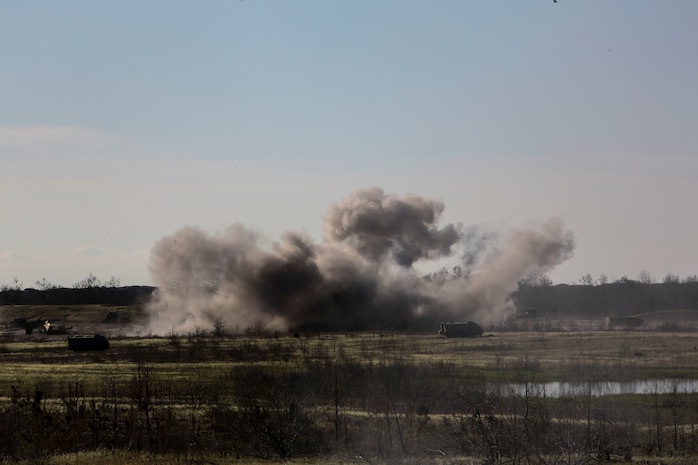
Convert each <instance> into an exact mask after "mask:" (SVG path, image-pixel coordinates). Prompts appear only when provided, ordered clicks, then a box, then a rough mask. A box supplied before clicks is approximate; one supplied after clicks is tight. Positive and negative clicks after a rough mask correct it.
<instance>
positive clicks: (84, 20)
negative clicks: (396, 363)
mask: <svg viewBox="0 0 698 465" xmlns="http://www.w3.org/2000/svg"><path fill="white" fill-rule="evenodd" d="M697 20H698V2H695V1H694V0H670V1H662V2H659V1H647V0H613V1H609V0H584V1H580V0H558V1H557V2H553V1H552V0H549V1H548V0H526V1H520V0H503V1H497V2H493V1H489V0H481V1H479V0H472V1H462V0H459V1H449V0H441V1H438V2H425V1H412V0H380V1H364V2H349V1H338V0H329V1H328V0H318V1H311V0H308V1H305V0H302V1H294V2H291V1H280V0H278V1H262V0H241V1H239V0H235V1H233V0H226V1H222V0H208V1H205V2H191V1H183V0H167V1H164V0H163V1H157V0H150V1H145V2H144V1H141V0H139V1H135V0H123V1H119V2H94V1H88V0H81V1H78V0H64V1H61V2H54V1H48V0H44V1H39V0H24V1H21V2H14V1H10V0H0V44H2V46H1V47H0V87H1V88H2V91H1V92H0V202H2V207H0V212H1V216H0V218H1V219H0V283H4V284H12V282H13V280H14V279H15V278H17V279H18V281H19V282H20V283H22V286H23V287H36V285H35V283H36V281H39V280H41V279H46V280H48V281H49V282H51V283H53V284H56V285H61V286H65V287H71V286H72V285H73V284H74V283H76V282H78V281H80V280H81V279H83V278H85V277H86V276H87V275H88V274H93V275H95V276H97V277H98V278H100V279H102V280H104V281H106V280H108V279H109V278H110V277H116V278H118V280H119V282H120V283H121V285H150V284H152V279H151V275H150V271H149V263H150V253H151V249H152V248H153V246H154V244H155V243H156V242H157V241H158V240H160V239H161V238H162V237H165V236H168V235H170V234H173V233H174V232H175V231H177V230H180V229H181V228H183V227H185V226H193V227H196V228H200V229H201V230H203V231H206V232H207V233H210V234H216V233H217V232H219V231H223V230H225V229H226V228H228V227H230V226H231V225H232V224H234V223H240V224H243V225H244V226H245V227H247V228H250V229H251V230H254V231H256V232H258V233H259V234H260V235H262V236H264V237H265V238H268V240H269V241H270V242H273V241H275V240H277V238H278V237H279V236H280V235H282V234H283V233H284V231H289V230H290V231H300V232H305V233H307V234H308V235H310V236H311V237H313V238H315V239H316V240H317V241H322V240H323V217H324V215H325V214H326V212H327V211H328V209H329V208H330V207H331V205H333V204H335V203H337V202H341V201H342V199H344V198H346V197H347V196H348V195H350V194H351V193H352V192H354V191H356V190H358V189H362V188H366V187H371V186H378V187H380V188H382V189H383V190H384V191H385V192H388V193H395V194H399V195H407V194H417V195H421V196H424V197H427V198H431V199H436V200H438V201H441V202H443V203H444V204H445V210H444V212H443V216H442V218H441V220H440V222H441V223H444V224H447V223H462V224H463V225H465V226H471V225H474V226H478V227H482V228H491V229H492V230H497V231H499V230H509V229H511V228H513V229H516V228H522V227H526V226H527V225H529V224H535V223H540V222H544V221H547V220H548V219H550V218H559V219H560V220H561V221H563V222H564V224H565V226H566V227H567V228H569V229H570V230H571V231H572V232H573V233H574V235H575V239H576V248H575V250H574V254H573V256H572V257H571V258H570V259H569V260H567V261H566V262H565V263H563V264H562V265H560V266H558V267H557V268H556V269H555V270H553V271H552V272H551V273H550V278H551V279H552V280H553V282H555V283H576V282H579V279H580V277H581V276H582V275H584V274H587V273H590V274H592V276H594V277H598V276H599V275H601V274H604V275H606V276H607V277H608V278H610V279H616V278H620V277H622V276H628V277H630V278H631V279H632V278H636V277H637V276H638V274H639V273H640V272H641V271H643V270H646V271H648V272H649V273H650V274H651V275H652V276H653V277H654V279H656V280H657V281H660V280H661V279H662V277H663V276H665V275H666V274H667V273H672V274H676V275H679V276H680V277H682V278H683V277H687V276H692V275H695V274H697V273H698V247H697V246H696V237H698V215H696V213H695V206H694V203H695V201H696V199H698V183H697V181H696V180H697V179H698V130H696V128H698V90H697V89H698V87H696V83H697V82H698V55H697V54H696V50H698V32H696V29H695V24H696V21H697Z"/></svg>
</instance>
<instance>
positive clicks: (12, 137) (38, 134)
mask: <svg viewBox="0 0 698 465" xmlns="http://www.w3.org/2000/svg"><path fill="white" fill-rule="evenodd" d="M115 142H116V138H115V137H113V136H110V135H108V134H105V133H101V132H98V131H93V130H91V129H86V128H81V127H77V126H50V125H36V126H24V127H8V126H4V127H2V126H0V147H12V148H44V147H55V146H63V147H95V146H105V145H111V144H113V143H115Z"/></svg>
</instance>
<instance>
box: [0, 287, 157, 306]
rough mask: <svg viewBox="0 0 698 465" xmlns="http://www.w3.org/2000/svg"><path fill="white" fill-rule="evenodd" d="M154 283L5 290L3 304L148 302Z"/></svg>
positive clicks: (127, 303)
mask: <svg viewBox="0 0 698 465" xmlns="http://www.w3.org/2000/svg"><path fill="white" fill-rule="evenodd" d="M154 290H155V288H154V287H152V286H126V287H106V286H100V287H87V288H62V287H53V288H50V289H44V290H38V289H31V288H27V289H4V290H2V291H0V305H86V304H103V305H135V304H142V303H145V302H147V301H148V300H149V299H150V296H151V294H152V293H153V291H154Z"/></svg>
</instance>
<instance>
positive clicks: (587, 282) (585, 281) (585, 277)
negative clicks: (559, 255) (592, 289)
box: [579, 273, 594, 286]
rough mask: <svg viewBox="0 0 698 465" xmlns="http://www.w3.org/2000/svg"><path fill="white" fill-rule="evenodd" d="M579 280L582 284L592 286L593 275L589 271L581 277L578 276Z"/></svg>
mask: <svg viewBox="0 0 698 465" xmlns="http://www.w3.org/2000/svg"><path fill="white" fill-rule="evenodd" d="M579 282H580V283H582V284H584V285H585V286H593V285H594V277H593V276H592V275H591V273H587V274H585V275H583V276H582V277H581V278H579Z"/></svg>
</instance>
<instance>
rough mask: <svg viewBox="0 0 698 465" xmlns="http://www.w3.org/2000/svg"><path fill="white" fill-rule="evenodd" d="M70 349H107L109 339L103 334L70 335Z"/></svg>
mask: <svg viewBox="0 0 698 465" xmlns="http://www.w3.org/2000/svg"><path fill="white" fill-rule="evenodd" d="M68 348H69V349H70V350H107V349H108V348H109V341H108V340H107V338H106V337H104V336H103V335H101V334H94V335H90V336H68Z"/></svg>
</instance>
